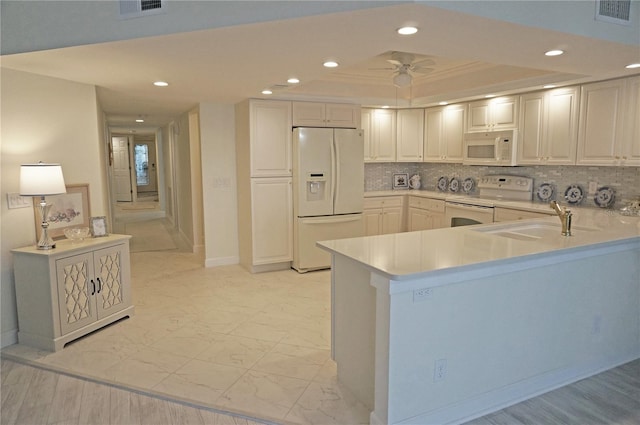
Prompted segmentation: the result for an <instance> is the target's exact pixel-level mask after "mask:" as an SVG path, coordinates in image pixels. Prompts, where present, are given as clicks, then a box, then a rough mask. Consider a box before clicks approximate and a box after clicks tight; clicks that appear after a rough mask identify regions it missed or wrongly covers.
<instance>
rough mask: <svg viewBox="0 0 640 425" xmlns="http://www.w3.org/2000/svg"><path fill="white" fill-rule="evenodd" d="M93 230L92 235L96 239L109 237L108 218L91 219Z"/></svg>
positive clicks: (90, 227)
mask: <svg viewBox="0 0 640 425" xmlns="http://www.w3.org/2000/svg"><path fill="white" fill-rule="evenodd" d="M89 229H91V235H92V236H93V237H94V238H99V237H101V236H107V235H108V234H109V233H107V217H105V216H100V217H91V224H90V226H89Z"/></svg>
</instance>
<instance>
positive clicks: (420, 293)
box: [413, 288, 433, 303]
mask: <svg viewBox="0 0 640 425" xmlns="http://www.w3.org/2000/svg"><path fill="white" fill-rule="evenodd" d="M432 295H433V288H422V289H414V291H413V302H414V303H416V302H420V301H424V300H426V299H429V298H431V296H432Z"/></svg>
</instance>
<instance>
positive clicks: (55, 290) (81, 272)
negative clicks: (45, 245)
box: [11, 235, 134, 351]
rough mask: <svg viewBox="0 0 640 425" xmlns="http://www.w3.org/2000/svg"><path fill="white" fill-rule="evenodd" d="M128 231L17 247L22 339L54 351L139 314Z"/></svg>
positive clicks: (21, 340) (34, 345)
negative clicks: (42, 247)
mask: <svg viewBox="0 0 640 425" xmlns="http://www.w3.org/2000/svg"><path fill="white" fill-rule="evenodd" d="M129 238H130V236H127V235H109V236H106V237H101V238H90V239H86V240H84V241H82V242H77V243H73V242H72V241H70V240H62V241H58V242H57V243H56V245H57V247H56V248H55V249H51V250H47V251H43V250H39V249H37V248H36V247H35V246H29V247H25V248H19V249H14V250H12V251H11V252H12V253H13V256H14V273H15V286H16V301H17V308H18V328H19V331H18V341H19V342H20V344H25V345H30V346H33V347H38V348H43V349H46V350H51V351H58V350H61V349H62V348H63V347H64V345H65V344H66V343H68V342H70V341H73V340H74V339H77V338H79V337H81V336H83V335H86V334H88V333H90V332H93V331H95V330H97V329H99V328H101V327H103V326H105V325H107V324H109V323H113V322H115V321H116V320H120V319H121V318H123V317H127V316H129V317H130V316H133V313H134V307H133V305H132V303H131V273H130V263H129Z"/></svg>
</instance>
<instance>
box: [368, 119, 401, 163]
mask: <svg viewBox="0 0 640 425" xmlns="http://www.w3.org/2000/svg"><path fill="white" fill-rule="evenodd" d="M362 129H363V130H364V161H365V162H395V160H396V111H393V110H389V109H363V110H362Z"/></svg>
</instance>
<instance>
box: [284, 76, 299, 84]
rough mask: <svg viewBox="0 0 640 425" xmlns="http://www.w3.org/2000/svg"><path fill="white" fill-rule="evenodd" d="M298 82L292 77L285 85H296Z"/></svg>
mask: <svg viewBox="0 0 640 425" xmlns="http://www.w3.org/2000/svg"><path fill="white" fill-rule="evenodd" d="M299 82H300V80H298V79H297V78H295V77H293V78H289V79H288V80H287V83H289V84H298V83H299Z"/></svg>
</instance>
